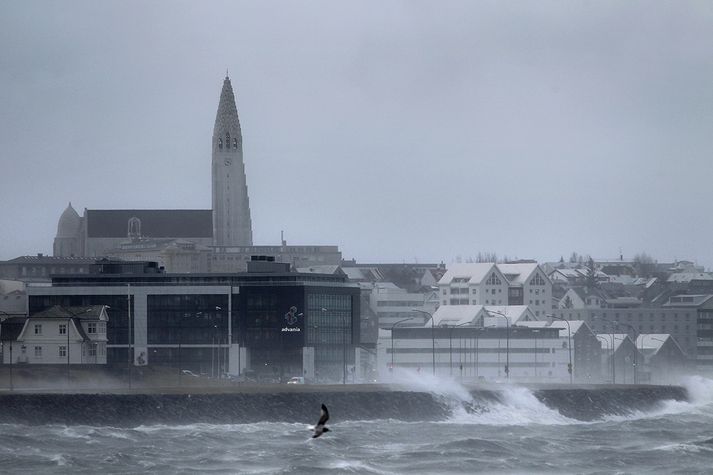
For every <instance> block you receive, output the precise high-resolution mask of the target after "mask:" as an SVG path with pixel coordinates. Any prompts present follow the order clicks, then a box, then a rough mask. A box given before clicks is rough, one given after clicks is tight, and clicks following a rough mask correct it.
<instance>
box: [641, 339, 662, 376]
mask: <svg viewBox="0 0 713 475" xmlns="http://www.w3.org/2000/svg"><path fill="white" fill-rule="evenodd" d="M649 339H650V340H654V341H658V342H661V343H662V345H661V348H663V345H665V344H666V341H665V340H662V339H661V338H656V337H653V336H649ZM642 340H643V338H642ZM641 344H642V346H643V344H644V342H643V341H642V342H641ZM659 349H660V348H659ZM642 355H643V353H642ZM664 356H665V355H664ZM649 366H650V367H651V365H649ZM666 366H668V361H667V362H666ZM651 373H653V371H651Z"/></svg>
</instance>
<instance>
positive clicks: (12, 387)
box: [0, 310, 27, 391]
mask: <svg viewBox="0 0 713 475" xmlns="http://www.w3.org/2000/svg"><path fill="white" fill-rule="evenodd" d="M0 313H2V314H3V315H5V317H4V318H0V337H1V336H2V322H3V321H5V320H7V319H8V318H11V317H20V316H22V317H25V318H27V314H26V313H7V312H4V311H2V310H0ZM1 341H2V339H1V338H0V342H1ZM4 351H5V348H3V360H4V359H5V353H4ZM13 389H14V384H13V381H12V341H11V340H10V391H12V390H13Z"/></svg>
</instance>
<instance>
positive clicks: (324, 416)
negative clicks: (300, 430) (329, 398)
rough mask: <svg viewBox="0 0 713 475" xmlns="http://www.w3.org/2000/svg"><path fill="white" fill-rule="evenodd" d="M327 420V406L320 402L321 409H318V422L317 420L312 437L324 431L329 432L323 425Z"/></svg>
mask: <svg viewBox="0 0 713 475" xmlns="http://www.w3.org/2000/svg"><path fill="white" fill-rule="evenodd" d="M328 420H329V411H328V410H327V406H325V405H324V404H322V410H321V411H320V414H319V422H317V425H316V426H314V435H313V436H312V438H313V439H315V438H317V437H319V436H320V435H322V434H324V433H325V432H329V429H328V428H326V427H324V424H326V423H327V421H328Z"/></svg>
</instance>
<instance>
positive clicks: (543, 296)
mask: <svg viewBox="0 0 713 475" xmlns="http://www.w3.org/2000/svg"><path fill="white" fill-rule="evenodd" d="M497 267H498V269H499V270H500V271H501V272H502V273H503V275H504V276H505V278H506V279H507V280H508V305H527V306H528V307H530V310H532V311H533V313H534V314H535V316H536V317H538V318H539V317H542V316H544V315H546V314H548V313H550V311H551V310H552V282H551V281H550V279H549V277H548V276H547V274H546V273H545V272H544V271H543V270H542V268H541V267H540V266H539V265H538V264H537V263H536V262H514V263H504V264H497Z"/></svg>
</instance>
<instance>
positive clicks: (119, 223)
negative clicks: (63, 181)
mask: <svg viewBox="0 0 713 475" xmlns="http://www.w3.org/2000/svg"><path fill="white" fill-rule="evenodd" d="M211 151H212V157H211V158H212V159H211V178H212V187H211V190H212V209H209V210H206V209H183V210H178V209H175V210H171V209H169V210H166V209H163V210H161V209H115V210H100V209H86V208H85V209H84V213H83V215H82V216H80V215H79V213H77V211H76V210H75V209H74V208H73V207H72V204H71V203H70V204H69V205H68V206H67V208H66V209H65V210H64V212H63V213H62V215H61V217H60V219H59V223H58V225H57V235H56V237H55V239H54V246H53V255H54V256H57V257H96V258H99V257H110V258H117V259H126V260H142V261H145V260H153V261H157V262H159V264H160V265H162V266H164V267H165V269H166V271H167V272H181V273H187V272H231V271H234V272H241V271H244V270H245V268H246V265H247V264H246V263H247V262H248V261H249V260H250V256H251V255H254V254H264V253H265V252H266V251H267V252H269V250H270V249H272V248H275V249H279V252H275V253H272V254H273V255H274V256H275V257H276V260H278V262H288V263H290V264H292V265H294V266H295V267H298V266H299V267H305V266H308V265H312V264H339V263H340V261H341V253H340V252H339V250H338V249H337V246H287V245H286V242H285V241H284V240H282V243H281V244H282V245H281V246H253V238H252V219H251V216H250V201H249V197H248V186H247V177H246V173H245V163H244V161H243V137H242V130H241V127H240V120H239V118H238V110H237V106H236V102H235V95H234V93H233V88H232V85H231V82H230V78H229V77H227V76H226V77H225V80H224V81H223V87H222V90H221V93H220V100H219V103H218V110H217V113H216V117H215V124H214V127H213V136H212V143H211ZM305 250H307V252H305Z"/></svg>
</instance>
